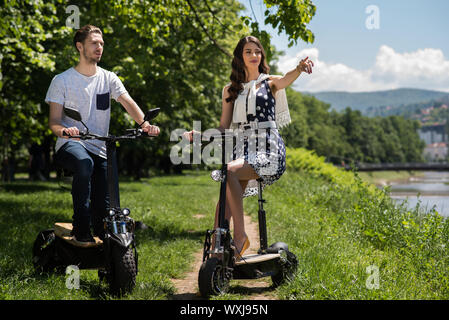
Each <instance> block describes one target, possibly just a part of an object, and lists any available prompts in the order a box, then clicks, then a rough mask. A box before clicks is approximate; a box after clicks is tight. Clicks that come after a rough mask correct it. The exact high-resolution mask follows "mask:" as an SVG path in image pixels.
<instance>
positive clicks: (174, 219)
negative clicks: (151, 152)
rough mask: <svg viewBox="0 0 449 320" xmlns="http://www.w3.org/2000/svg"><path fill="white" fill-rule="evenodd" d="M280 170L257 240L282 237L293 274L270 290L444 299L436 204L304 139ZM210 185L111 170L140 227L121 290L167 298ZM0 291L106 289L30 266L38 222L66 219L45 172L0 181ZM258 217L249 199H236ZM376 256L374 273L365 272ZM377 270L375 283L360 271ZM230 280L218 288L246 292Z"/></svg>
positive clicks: (442, 235)
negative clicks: (71, 284)
mask: <svg viewBox="0 0 449 320" xmlns="http://www.w3.org/2000/svg"><path fill="white" fill-rule="evenodd" d="M287 155H288V159H287V167H288V170H287V172H286V173H285V174H284V175H283V177H282V178H281V179H280V180H279V181H278V182H276V183H275V184H274V185H272V186H270V187H268V188H267V189H266V190H265V192H264V196H265V198H266V200H267V203H266V205H265V209H266V211H267V224H268V240H269V241H268V242H269V244H271V243H273V242H276V241H283V242H286V243H288V245H289V247H290V250H291V251H292V252H294V253H295V255H296V256H297V257H298V260H299V266H298V272H297V275H296V278H295V279H294V281H292V282H291V283H288V284H285V285H283V286H281V287H279V288H278V289H275V290H272V291H271V292H270V293H269V294H270V295H274V296H276V297H278V298H279V299H448V298H449V254H448V253H449V252H448V248H447V246H446V244H447V243H448V240H449V222H448V220H446V219H443V218H442V217H441V216H440V215H439V214H438V213H437V212H431V213H429V214H422V213H421V210H420V208H419V207H417V208H416V209H415V210H410V209H407V208H406V207H405V206H399V207H398V206H396V205H395V203H394V202H393V201H392V200H391V199H390V198H389V195H388V188H387V189H386V190H384V191H382V190H379V189H377V188H376V187H375V186H373V185H372V184H368V183H365V182H364V181H363V180H362V179H360V178H359V177H358V175H357V174H354V173H352V172H344V171H341V170H338V169H337V168H335V167H333V166H331V165H328V164H325V163H324V160H323V159H321V158H319V157H317V156H315V155H314V154H313V153H312V152H309V151H306V150H303V149H296V150H293V149H289V150H288V151H287ZM218 189H219V185H218V184H217V183H215V182H213V181H212V180H211V179H210V177H209V172H204V171H198V172H194V171H190V172H188V173H187V174H185V175H179V176H161V177H154V178H151V179H146V180H143V181H142V182H130V181H122V183H121V203H122V206H126V207H129V208H131V214H132V216H133V217H134V218H135V219H136V220H141V221H143V222H144V223H145V224H147V225H148V226H149V227H150V228H149V229H148V230H141V231H139V232H138V233H137V242H138V251H139V274H138V277H137V286H136V289H135V290H134V291H133V293H132V294H130V295H129V296H127V297H125V298H124V299H169V298H170V296H171V295H172V294H174V290H175V288H174V287H173V285H172V283H171V282H170V278H179V277H182V275H183V273H184V272H186V271H187V270H188V269H189V267H190V264H191V263H192V259H193V258H192V257H193V253H194V252H196V251H198V250H200V249H201V247H202V242H203V240H204V239H203V235H204V231H205V230H206V229H208V228H210V227H211V226H212V224H213V212H214V208H215V204H216V201H217V199H218ZM0 203H1V206H0V219H1V220H0V221H1V225H0V299H113V297H111V296H109V295H108V293H107V288H106V287H105V285H104V284H99V283H98V278H97V274H96V272H95V271H91V270H81V288H80V290H68V289H67V288H66V286H65V280H66V277H65V275H60V274H59V275H58V274H50V275H39V274H36V273H35V272H34V270H33V268H32V263H31V246H32V243H33V241H34V239H35V237H36V235H37V233H38V232H39V231H40V230H43V229H46V228H49V227H51V225H52V224H53V223H54V222H55V221H70V217H71V196H70V193H69V192H67V191H63V190H62V189H60V188H59V187H58V185H57V184H56V183H54V182H46V183H43V182H39V183H37V182H33V183H31V182H26V181H18V182H15V183H10V184H2V185H0ZM244 204H245V212H249V213H250V214H251V216H252V218H253V219H254V221H256V220H257V199H255V197H253V198H251V199H246V200H245V203H244ZM372 266H375V267H377V270H378V273H377V274H373V273H372V272H370V271H369V270H370V267H372ZM373 276H377V279H378V284H379V286H378V288H376V287H374V288H373V287H372V284H373V283H375V282H372V281H371V280H373V279H376V277H374V278H373ZM247 292H248V291H245V290H244V289H242V288H241V287H239V286H236V287H235V288H233V290H231V293H229V294H226V295H224V296H222V297H217V298H218V299H245V298H247V297H248V296H247Z"/></svg>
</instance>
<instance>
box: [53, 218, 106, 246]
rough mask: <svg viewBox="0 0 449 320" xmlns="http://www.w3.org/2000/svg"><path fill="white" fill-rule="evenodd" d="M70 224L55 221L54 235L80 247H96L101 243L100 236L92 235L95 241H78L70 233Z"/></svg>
mask: <svg viewBox="0 0 449 320" xmlns="http://www.w3.org/2000/svg"><path fill="white" fill-rule="evenodd" d="M72 228H73V227H72V224H71V223H66V222H56V223H55V225H54V230H55V235H56V236H58V237H59V238H61V239H63V240H65V241H67V242H68V243H70V244H72V245H74V246H76V247H82V248H91V247H97V246H100V245H102V244H103V241H101V239H100V238H98V237H94V240H95V242H78V241H76V239H75V237H74V236H72V235H71V234H70V233H71V232H72Z"/></svg>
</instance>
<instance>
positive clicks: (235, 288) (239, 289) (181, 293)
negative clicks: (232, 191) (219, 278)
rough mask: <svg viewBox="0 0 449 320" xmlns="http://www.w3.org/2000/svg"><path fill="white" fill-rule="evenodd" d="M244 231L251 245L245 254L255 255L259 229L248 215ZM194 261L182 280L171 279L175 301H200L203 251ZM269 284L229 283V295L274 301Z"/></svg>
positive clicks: (267, 281)
mask: <svg viewBox="0 0 449 320" xmlns="http://www.w3.org/2000/svg"><path fill="white" fill-rule="evenodd" d="M231 228H232V223H231ZM245 229H246V234H247V235H248V238H249V241H250V243H251V246H250V248H249V249H248V250H247V251H246V253H245V254H250V253H257V250H258V248H259V227H258V224H257V223H255V222H253V221H251V218H250V217H249V216H248V214H245ZM194 257H195V261H194V263H193V264H192V266H191V269H190V271H189V272H187V273H186V274H185V275H184V277H183V278H182V279H172V282H173V284H174V285H175V287H176V293H175V294H174V295H173V296H172V299H175V300H200V299H202V298H201V297H200V296H199V290H198V271H199V270H200V267H201V264H202V259H203V251H202V250H200V251H198V252H196V253H195V256H194ZM270 286H271V282H270V281H269V280H268V278H267V279H259V280H233V281H232V282H231V289H230V293H239V294H241V295H244V296H245V299H249V300H274V299H276V296H275V294H274V293H273V292H272V289H271V288H270Z"/></svg>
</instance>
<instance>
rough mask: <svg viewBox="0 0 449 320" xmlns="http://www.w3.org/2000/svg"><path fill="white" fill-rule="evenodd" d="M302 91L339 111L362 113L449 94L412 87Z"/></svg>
mask: <svg viewBox="0 0 449 320" xmlns="http://www.w3.org/2000/svg"><path fill="white" fill-rule="evenodd" d="M301 93H303V94H308V95H311V96H314V97H315V98H317V99H318V100H321V101H324V102H326V103H329V104H330V105H331V109H335V110H337V111H341V110H344V109H345V108H346V107H350V108H351V109H353V110H360V111H362V113H364V111H366V110H367V109H368V108H370V109H371V110H372V109H373V108H376V107H386V106H389V107H399V106H402V105H408V104H413V103H421V102H426V101H430V100H437V99H440V98H442V97H445V96H449V92H442V91H433V90H423V89H410V88H402V89H395V90H385V91H371V92H342V91H322V92H301Z"/></svg>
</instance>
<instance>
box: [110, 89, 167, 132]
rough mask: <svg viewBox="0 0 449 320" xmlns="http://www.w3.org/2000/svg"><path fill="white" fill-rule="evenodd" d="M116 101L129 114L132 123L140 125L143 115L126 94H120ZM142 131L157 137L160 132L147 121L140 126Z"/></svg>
mask: <svg viewBox="0 0 449 320" xmlns="http://www.w3.org/2000/svg"><path fill="white" fill-rule="evenodd" d="M117 101H118V102H120V104H121V105H122V106H123V108H125V110H126V112H128V113H129V115H130V116H131V117H132V118H133V119H134V121H136V122H137V123H138V124H141V123H142V122H143V120H144V117H145V114H144V113H143V111H142V110H141V109H140V108H139V106H138V105H137V103H136V102H135V101H134V100H133V98H131V96H130V95H129V94H128V93H124V94H122V95H121V96H120V97H118V99H117ZM142 129H143V130H144V131H145V132H148V134H151V135H158V134H159V132H160V131H159V128H158V127H157V126H152V125H150V123H149V122H147V121H146V122H145V123H144V124H142Z"/></svg>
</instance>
